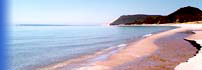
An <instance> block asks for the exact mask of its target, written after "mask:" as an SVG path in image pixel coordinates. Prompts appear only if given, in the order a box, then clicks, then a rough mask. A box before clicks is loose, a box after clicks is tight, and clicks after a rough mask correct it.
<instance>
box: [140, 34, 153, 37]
mask: <svg viewBox="0 0 202 70" xmlns="http://www.w3.org/2000/svg"><path fill="white" fill-rule="evenodd" d="M151 35H152V34H146V35H144V36H142V37H149V36H151Z"/></svg>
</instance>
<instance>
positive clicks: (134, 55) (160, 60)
mask: <svg viewBox="0 0 202 70" xmlns="http://www.w3.org/2000/svg"><path fill="white" fill-rule="evenodd" d="M199 25H201V24H199ZM152 26H153V25H152ZM155 26H156V25H155ZM172 26H177V27H180V28H176V29H172V30H168V31H165V32H161V33H158V34H154V35H152V36H149V37H147V38H145V39H142V40H140V41H138V42H134V43H131V44H129V45H128V46H127V47H126V48H125V49H123V50H120V51H119V52H117V53H115V54H113V55H111V56H110V57H109V58H108V59H107V60H105V61H101V62H96V63H95V64H93V65H90V66H86V67H81V68H79V69H77V70H117V69H118V70H134V69H141V70H158V69H166V70H174V68H175V67H176V66H177V65H178V64H180V63H181V62H185V61H187V60H188V59H189V58H191V57H193V55H195V53H196V51H197V49H196V48H194V47H192V45H191V44H190V43H188V42H186V41H185V40H184V38H185V37H187V36H189V35H190V34H189V33H187V32H186V31H190V30H202V29H201V28H200V27H199V28H198V25H194V26H193V25H191V26H190V24H186V25H184V24H183V25H180V24H179V25H178V24H177V25H172ZM180 33H181V34H180ZM182 34H183V35H184V36H181V35H182ZM172 39H173V40H172ZM160 40H162V41H160ZM168 40H170V41H168ZM163 41H164V43H163ZM168 42H169V43H168ZM148 46H149V47H148ZM162 46H163V47H164V48H163V47H162ZM165 47H166V48H165ZM168 50H169V51H168ZM185 52H186V53H185ZM167 56H168V57H167ZM134 63H135V64H134ZM127 64H129V65H127ZM141 65H142V66H141Z"/></svg>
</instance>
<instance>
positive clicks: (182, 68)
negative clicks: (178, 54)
mask: <svg viewBox="0 0 202 70" xmlns="http://www.w3.org/2000/svg"><path fill="white" fill-rule="evenodd" d="M194 32H195V34H193V35H190V36H188V37H187V38H186V39H188V40H193V41H196V43H198V44H199V45H200V46H202V30H198V31H194ZM201 60H202V50H200V51H199V52H198V53H197V54H196V56H194V57H192V58H190V59H189V60H188V61H187V62H183V63H181V64H179V65H178V66H177V67H176V68H175V70H202V67H201V65H202V61H201Z"/></svg>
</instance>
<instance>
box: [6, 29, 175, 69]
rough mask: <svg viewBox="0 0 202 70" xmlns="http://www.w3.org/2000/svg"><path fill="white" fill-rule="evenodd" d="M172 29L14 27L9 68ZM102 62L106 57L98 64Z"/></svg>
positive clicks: (92, 50)
mask: <svg viewBox="0 0 202 70" xmlns="http://www.w3.org/2000/svg"><path fill="white" fill-rule="evenodd" d="M172 28H175V27H162V26H161V27H157V26H152V27H148V26H146V27H145V26H137V27H113V26H12V27H10V30H9V32H8V33H9V42H8V45H9V48H8V52H9V54H8V55H9V64H8V65H9V66H8V67H9V70H26V68H27V67H32V66H44V65H48V64H53V63H56V62H60V61H64V60H71V59H72V58H74V57H78V56H82V55H86V54H92V53H95V52H96V51H99V50H103V49H107V48H110V47H115V46H118V45H120V44H126V43H128V42H130V41H133V40H135V39H139V38H141V37H142V36H144V35H146V34H151V33H154V32H159V31H164V30H168V29H172ZM112 53H113V52H112ZM100 59H104V57H100V58H97V59H95V61H96V60H100Z"/></svg>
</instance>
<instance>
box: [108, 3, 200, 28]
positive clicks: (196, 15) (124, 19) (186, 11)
mask: <svg viewBox="0 0 202 70" xmlns="http://www.w3.org/2000/svg"><path fill="white" fill-rule="evenodd" d="M201 20H202V11H201V10H200V9H198V8H195V7H191V6H187V7H183V8H180V9H178V10H176V11H175V12H173V13H171V14H169V15H167V16H161V15H128V16H121V17H120V18H119V19H117V20H116V21H114V22H113V23H111V24H110V25H120V24H124V25H131V24H165V23H175V22H178V23H183V22H192V21H201Z"/></svg>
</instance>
